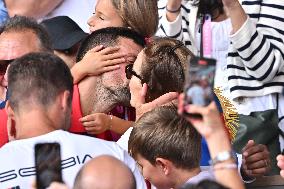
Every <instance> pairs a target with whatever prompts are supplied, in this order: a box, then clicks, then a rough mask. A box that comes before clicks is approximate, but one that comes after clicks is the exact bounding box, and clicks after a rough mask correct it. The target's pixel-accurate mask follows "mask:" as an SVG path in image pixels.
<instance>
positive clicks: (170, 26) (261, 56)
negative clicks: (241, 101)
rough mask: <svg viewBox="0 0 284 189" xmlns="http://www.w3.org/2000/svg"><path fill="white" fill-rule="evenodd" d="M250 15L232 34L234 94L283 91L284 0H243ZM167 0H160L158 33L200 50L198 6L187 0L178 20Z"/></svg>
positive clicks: (230, 54)
mask: <svg viewBox="0 0 284 189" xmlns="http://www.w3.org/2000/svg"><path fill="white" fill-rule="evenodd" d="M240 2H241V3H242V7H243V8H244V10H245V12H246V13H247V14H248V15H249V18H248V19H247V21H246V22H245V23H244V24H243V26H242V27H241V28H240V29H239V30H238V31H237V32H236V33H234V34H233V35H231V36H230V40H231V44H230V46H229V49H228V58H227V72H228V80H229V86H230V91H231V95H232V98H233V99H234V98H237V97H256V96H263V95H267V94H272V93H280V92H282V89H283V86H284V42H283V41H284V0H242V1H240ZM166 3H167V0H159V2H158V6H159V15H160V25H159V30H158V32H157V35H159V36H168V37H173V38H176V39H179V40H181V41H183V42H184V43H185V45H186V46H187V47H188V48H189V49H190V50H192V51H193V52H194V53H197V50H196V44H195V40H194V36H195V34H194V32H195V27H196V23H197V22H196V15H197V7H194V6H192V1H183V2H182V7H181V14H180V15H179V16H178V17H177V19H176V20H175V21H174V22H171V23H170V22H168V20H167V18H166V10H165V7H166Z"/></svg>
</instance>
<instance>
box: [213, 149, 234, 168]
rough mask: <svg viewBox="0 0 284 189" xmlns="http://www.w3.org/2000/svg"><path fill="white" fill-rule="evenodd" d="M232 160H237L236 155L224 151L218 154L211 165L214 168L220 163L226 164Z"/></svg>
mask: <svg viewBox="0 0 284 189" xmlns="http://www.w3.org/2000/svg"><path fill="white" fill-rule="evenodd" d="M230 159H232V160H235V154H234V153H233V152H232V151H223V152H220V153H218V154H217V156H216V157H215V158H214V159H212V160H210V164H211V165H213V166H214V165H216V164H218V163H221V162H224V161H227V160H230Z"/></svg>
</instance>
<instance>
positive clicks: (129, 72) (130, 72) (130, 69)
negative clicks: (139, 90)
mask: <svg viewBox="0 0 284 189" xmlns="http://www.w3.org/2000/svg"><path fill="white" fill-rule="evenodd" d="M125 74H126V78H127V79H131V77H132V76H133V75H134V76H135V77H137V78H138V79H140V80H141V82H142V83H144V79H143V78H142V77H141V76H140V75H138V74H137V73H136V72H135V71H134V70H133V64H128V65H127V66H125Z"/></svg>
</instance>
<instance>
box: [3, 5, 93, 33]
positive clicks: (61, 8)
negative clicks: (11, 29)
mask: <svg viewBox="0 0 284 189" xmlns="http://www.w3.org/2000/svg"><path fill="white" fill-rule="evenodd" d="M4 1H5V2H6V5H7V9H8V13H9V15H10V17H13V16H15V15H21V16H28V17H33V18H35V19H38V20H42V19H49V18H53V17H56V16H68V17H70V18H71V19H72V20H74V21H75V22H76V23H77V24H78V25H79V26H80V28H82V29H83V30H84V31H85V32H88V25H87V23H86V20H87V19H88V18H89V17H90V16H91V15H92V11H93V8H94V7H95V5H96V0H84V1H77V0H53V1H50V0H41V1H37V0H28V1H27V0H18V1H13V0H4Z"/></svg>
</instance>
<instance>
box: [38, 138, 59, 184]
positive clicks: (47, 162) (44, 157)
mask: <svg viewBox="0 0 284 189" xmlns="http://www.w3.org/2000/svg"><path fill="white" fill-rule="evenodd" d="M35 165H36V185H37V189H45V188H47V187H48V186H49V185H50V184H51V183H52V182H53V181H57V182H63V180H62V173H61V156H60V144H58V143H39V144H36V145H35Z"/></svg>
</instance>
